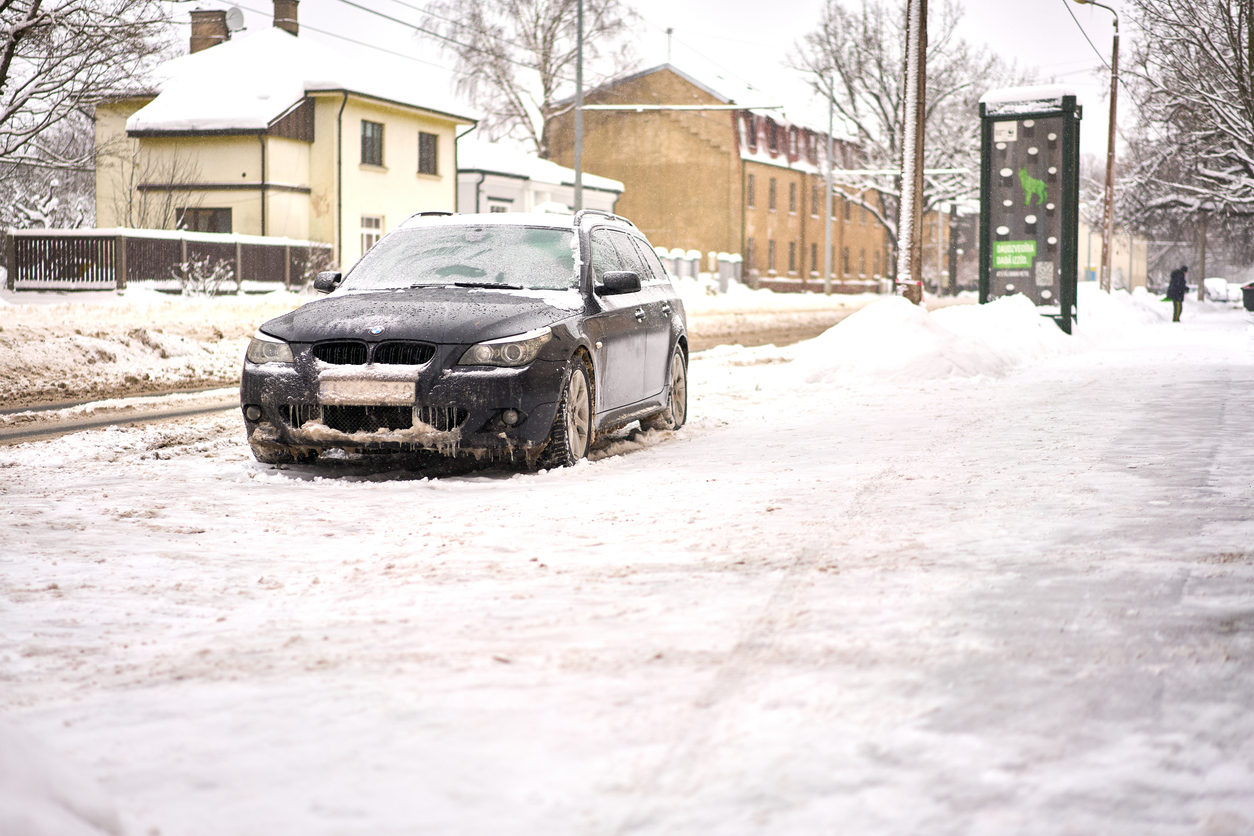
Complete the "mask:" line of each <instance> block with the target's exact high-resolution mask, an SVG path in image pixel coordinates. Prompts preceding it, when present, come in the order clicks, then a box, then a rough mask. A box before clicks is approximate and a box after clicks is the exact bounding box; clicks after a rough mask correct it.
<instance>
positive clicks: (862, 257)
mask: <svg viewBox="0 0 1254 836" xmlns="http://www.w3.org/2000/svg"><path fill="white" fill-rule="evenodd" d="M858 275H859V276H865V275H866V250H862V251H861V252H860V254H859V255H858Z"/></svg>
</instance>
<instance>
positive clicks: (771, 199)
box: [766, 177, 775, 212]
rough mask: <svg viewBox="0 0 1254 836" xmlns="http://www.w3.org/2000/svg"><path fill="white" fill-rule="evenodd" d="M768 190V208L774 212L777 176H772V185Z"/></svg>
mask: <svg viewBox="0 0 1254 836" xmlns="http://www.w3.org/2000/svg"><path fill="white" fill-rule="evenodd" d="M766 191H767V194H766V208H767V209H770V210H771V211H772V212H774V211H775V178H774V177H772V178H771V182H770V185H769V187H768V188H767V190H766Z"/></svg>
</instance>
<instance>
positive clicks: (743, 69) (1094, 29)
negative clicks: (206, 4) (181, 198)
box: [182, 0, 1130, 154]
mask: <svg viewBox="0 0 1254 836" xmlns="http://www.w3.org/2000/svg"><path fill="white" fill-rule="evenodd" d="M351 2H352V3H356V4H358V5H361V6H367V7H369V8H372V9H376V10H378V11H381V12H384V13H385V14H387V15H390V16H392V17H396V18H400V19H402V20H409V21H414V22H417V20H418V17H419V15H418V13H417V12H416V11H415V9H417V8H420V7H421V6H422V2H421V0H351ZM823 2H824V0H775V2H773V3H769V4H763V3H762V2H761V0H720V2H718V3H717V4H714V3H712V2H711V0H634V2H631V3H630V4H631V5H633V6H634V7H635V8H636V10H637V11H638V12H639V14H640V22H639V25H638V39H637V47H638V52H639V58H640V65H641V66H642V67H650V66H654V65H656V64H661V63H664V62H665V61H666V60H667V36H666V29H667V27H671V28H673V29H674V30H675V31H674V35H673V38H672V40H671V60H672V62H673V63H675V64H676V65H677V66H680V67H690V68H691V69H692V71H694V72H695V73H697V74H700V75H701V76H702V77H707V76H708V75H709V74H711V73H722V74H725V76H726V77H727V78H728V79H729V80H739V81H740V82H743V83H748V84H752V85H753V86H754V87H756V88H757V89H759V90H760V91H762V94H763V96H764V97H765V99H768V100H770V101H771V103H780V104H783V105H785V106H786V108H787V111H786V112H787V114H788V116H789V117H790V118H792V119H794V120H796V121H801V122H805V123H807V124H812V125H815V126H817V127H823V126H824V125H825V122H826V118H825V110H824V109H823V108H822V107H818V106H815V104H814V103H813V102H812V100H811V99H810V97H809V95H808V94H807V93H806V90H805V84H804V81H803V80H802V79H801V78H800V77H799V76H798V74H797V73H796V72H794V71H791V70H789V69H787V68H786V67H785V62H786V61H787V59H788V58H789V56H790V55H793V54H795V52H796V48H795V47H796V43H797V42H798V41H799V40H800V39H801V38H802V37H803V36H804V35H805V34H806V33H807V32H810V31H812V30H813V29H814V28H816V26H817V23H818V20H819V16H820V11H821V9H822V7H823ZM846 2H848V3H854V2H857V0H846ZM215 5H216V4H215ZM238 5H239V6H240V7H241V8H242V9H243V10H244V16H245V22H246V24H247V26H248V27H249V28H254V27H257V26H268V25H270V12H271V8H272V7H271V4H270V2H268V0H244V2H241V3H238ZM1108 5H1111V6H1114V7H1115V8H1117V9H1121V10H1122V7H1123V2H1122V0H1108ZM965 7H966V14H965V17H964V19H963V23H962V25H961V30H962V33H963V35H964V36H965V37H966V38H967V40H969V41H971V42H973V43H978V44H988V45H989V47H990V48H992V49H993V50H994V51H995V52H997V53H998V54H1000V55H1002V56H1003V57H1005V58H1007V59H1012V60H1014V61H1015V62H1016V64H1017V65H1018V66H1019V67H1020V68H1021V69H1023V70H1029V71H1033V70H1034V71H1035V72H1036V73H1037V75H1038V76H1039V80H1041V81H1057V82H1062V83H1066V84H1071V85H1074V86H1075V87H1076V88H1078V92H1079V93H1080V94H1081V97H1082V100H1083V101H1084V103H1085V105H1086V106H1085V111H1084V121H1083V123H1082V126H1081V144H1082V146H1083V148H1084V150H1085V151H1088V152H1092V153H1096V154H1104V153H1105V148H1106V121H1107V119H1106V116H1107V109H1108V107H1109V104H1108V102H1107V99H1106V94H1107V90H1108V87H1109V83H1110V82H1109V75H1108V73H1107V71H1106V70H1105V67H1104V66H1103V64H1102V62H1103V61H1107V62H1108V61H1109V60H1110V48H1111V35H1112V33H1113V28H1112V26H1111V21H1112V17H1111V14H1110V12H1108V11H1106V10H1104V9H1101V8H1096V7H1093V6H1090V5H1079V4H1077V3H1075V2H1073V0H965ZM182 8H183V10H184V15H185V14H186V10H187V5H183V7H182ZM1068 9H1070V10H1071V12H1072V14H1074V17H1075V19H1074V20H1073V19H1072V14H1068ZM300 20H301V23H302V25H303V26H304V27H305V28H304V29H303V30H302V33H301V34H302V36H303V37H310V38H315V39H318V40H321V41H325V42H327V43H328V44H332V45H336V46H337V47H340V48H345V49H349V50H358V51H361V50H360V49H359V48H357V47H353V46H352V45H351V44H348V43H346V42H345V41H344V40H343V38H342V37H340V38H337V37H333V36H330V35H325V34H320V33H318V32H315V31H313V30H314V29H321V30H324V31H326V32H334V33H336V34H337V35H340V36H347V37H351V38H354V39H356V40H360V41H365V42H369V43H372V44H377V45H379V46H383V47H385V48H387V49H390V50H393V51H396V52H402V53H406V54H409V55H412V56H415V57H418V58H421V59H423V60H426V61H429V62H431V63H435V64H440V63H443V62H444V60H445V59H444V58H443V56H442V55H441V54H440V52H439V50H437V49H435V48H433V47H431V46H430V45H425V46H424V45H422V44H420V43H419V42H417V41H416V40H415V39H414V38H413V35H412V30H410V29H408V28H407V27H405V26H402V25H401V24H398V23H392V22H389V21H388V20H386V19H384V18H381V17H378V16H375V15H371V14H370V13H369V12H366V11H363V10H361V9H359V8H355V7H354V6H353V5H350V4H349V3H348V2H345V0H303V2H302V3H301V4H300ZM1077 21H1078V23H1079V24H1080V26H1077ZM1122 22H1123V27H1124V43H1123V45H1122V48H1123V52H1124V54H1125V56H1126V54H1127V52H1128V50H1129V47H1130V44H1129V42H1128V34H1127V31H1128V28H1129V27H1128V23H1127V21H1126V20H1124V21H1122ZM1080 27H1083V30H1084V32H1087V33H1088V36H1089V38H1090V39H1091V40H1092V42H1093V44H1094V45H1095V46H1096V48H1097V50H1098V51H1099V52H1100V58H1099V55H1098V53H1097V52H1095V51H1094V48H1093V46H1090V44H1089V42H1088V41H1086V40H1085V37H1084V32H1082V31H1081V28H1080ZM362 54H363V55H371V54H374V55H376V56H377V55H378V53H371V52H369V51H362ZM402 66H403V64H402ZM417 66H419V67H421V66H422V65H417ZM1099 69H1100V72H1098V70H1099ZM1122 104H1126V97H1121V105H1122ZM1121 112H1125V113H1126V111H1125V110H1123V109H1122V108H1121Z"/></svg>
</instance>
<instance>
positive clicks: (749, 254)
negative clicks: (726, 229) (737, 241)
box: [745, 238, 754, 270]
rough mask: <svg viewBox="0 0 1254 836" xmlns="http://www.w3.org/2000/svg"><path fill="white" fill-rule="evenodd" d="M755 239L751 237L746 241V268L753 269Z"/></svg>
mask: <svg viewBox="0 0 1254 836" xmlns="http://www.w3.org/2000/svg"><path fill="white" fill-rule="evenodd" d="M753 249H754V248H753V239H752V238H749V239H747V240H746V241H745V269H746V270H752V269H753Z"/></svg>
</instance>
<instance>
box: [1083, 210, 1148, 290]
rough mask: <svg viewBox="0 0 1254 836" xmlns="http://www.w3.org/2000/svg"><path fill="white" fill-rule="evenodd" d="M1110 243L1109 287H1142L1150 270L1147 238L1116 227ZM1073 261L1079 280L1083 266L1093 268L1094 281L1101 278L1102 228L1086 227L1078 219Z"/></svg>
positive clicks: (1084, 275)
mask: <svg viewBox="0 0 1254 836" xmlns="http://www.w3.org/2000/svg"><path fill="white" fill-rule="evenodd" d="M1112 244H1113V246H1112V247H1111V259H1110V275H1111V285H1112V287H1114V288H1116V289H1118V288H1123V289H1124V290H1132V289H1134V288H1138V287H1145V280H1146V277H1147V275H1148V273H1149V242H1148V241H1147V240H1146V239H1145V238H1142V237H1140V236H1138V235H1133V234H1132V233H1130V232H1123V231H1121V230H1119V229H1118V228H1116V229H1115V234H1114V240H1113V241H1112ZM1077 245H1078V248H1079V249H1078V252H1077V253H1076V255H1077V258H1076V263H1077V264H1078V265H1079V269H1078V272H1079V276H1078V278H1079V280H1080V281H1085V280H1086V279H1085V277H1086V269H1087V270H1091V271H1093V276H1094V277H1095V280H1096V281H1101V278H1102V229H1101V227H1100V226H1095V227H1093V228H1092V229H1089V227H1088V225H1087V224H1085V223H1084V221H1080V232H1079V236H1078V241H1077Z"/></svg>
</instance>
